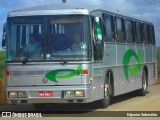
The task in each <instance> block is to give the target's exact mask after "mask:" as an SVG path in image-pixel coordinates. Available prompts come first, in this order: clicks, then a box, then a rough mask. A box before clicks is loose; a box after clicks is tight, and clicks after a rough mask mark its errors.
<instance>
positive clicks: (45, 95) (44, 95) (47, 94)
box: [38, 91, 53, 97]
mask: <svg viewBox="0 0 160 120" xmlns="http://www.w3.org/2000/svg"><path fill="white" fill-rule="evenodd" d="M38 96H39V97H52V96H53V92H51V91H47V92H44V91H40V92H38Z"/></svg>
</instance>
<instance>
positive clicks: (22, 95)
mask: <svg viewBox="0 0 160 120" xmlns="http://www.w3.org/2000/svg"><path fill="white" fill-rule="evenodd" d="M18 97H19V98H25V97H26V93H25V92H18Z"/></svg>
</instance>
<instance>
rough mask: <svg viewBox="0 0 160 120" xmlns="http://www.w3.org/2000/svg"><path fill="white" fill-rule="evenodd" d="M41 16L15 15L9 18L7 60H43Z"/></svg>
mask: <svg viewBox="0 0 160 120" xmlns="http://www.w3.org/2000/svg"><path fill="white" fill-rule="evenodd" d="M43 31H44V27H43V18H42V17H15V18H11V19H9V38H8V39H9V40H8V46H7V47H8V52H7V61H22V60H24V58H26V57H28V56H30V57H29V61H40V60H43V58H42V57H41V51H42V49H43V46H42V38H43V37H42V32H43Z"/></svg>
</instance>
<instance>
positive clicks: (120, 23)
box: [116, 17, 125, 42]
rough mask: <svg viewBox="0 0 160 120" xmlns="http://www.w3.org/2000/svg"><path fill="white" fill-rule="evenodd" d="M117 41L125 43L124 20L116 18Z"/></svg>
mask: <svg viewBox="0 0 160 120" xmlns="http://www.w3.org/2000/svg"><path fill="white" fill-rule="evenodd" d="M116 25H117V26H116V40H117V41H118V42H125V30H124V20H123V19H122V18H118V17H117V18H116Z"/></svg>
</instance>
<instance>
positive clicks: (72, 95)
mask: <svg viewBox="0 0 160 120" xmlns="http://www.w3.org/2000/svg"><path fill="white" fill-rule="evenodd" d="M65 96H66V97H74V91H66V94H65Z"/></svg>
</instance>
